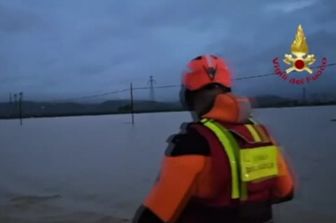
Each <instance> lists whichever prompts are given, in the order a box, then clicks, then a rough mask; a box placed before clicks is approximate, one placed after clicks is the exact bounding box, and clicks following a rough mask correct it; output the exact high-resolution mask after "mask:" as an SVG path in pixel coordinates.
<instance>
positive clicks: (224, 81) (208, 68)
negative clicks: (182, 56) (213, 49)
mask: <svg viewBox="0 0 336 223" xmlns="http://www.w3.org/2000/svg"><path fill="white" fill-rule="evenodd" d="M188 68H189V70H188V71H187V72H185V73H184V74H183V80H182V84H183V85H184V87H185V88H186V89H188V90H190V91H194V90H198V89H200V88H202V87H204V86H206V85H209V84H213V83H217V84H220V85H223V86H224V87H227V88H231V85H232V80H231V72H230V71H229V69H228V68H227V66H226V64H225V61H224V59H223V58H220V57H217V56H213V55H202V56H199V57H196V58H195V59H193V60H191V61H190V63H189V64H188Z"/></svg>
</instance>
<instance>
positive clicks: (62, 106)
mask: <svg viewBox="0 0 336 223" xmlns="http://www.w3.org/2000/svg"><path fill="white" fill-rule="evenodd" d="M325 104H336V99H335V100H330V99H329V100H328V101H322V100H319V99H314V100H313V99H309V100H308V101H306V102H303V101H299V100H297V99H291V98H285V97H280V96H276V95H260V96H256V97H254V98H253V99H252V105H253V107H259V108H264V107H291V106H304V105H325ZM133 107H134V110H133V112H134V113H139V112H160V111H183V110H185V109H184V108H183V106H182V105H181V103H180V102H159V101H148V100H136V101H134V106H133ZM22 111H23V112H22V115H23V117H55V116H78V115H100V114H117V113H130V112H131V105H130V101H129V100H108V101H105V102H102V103H85V102H84V103H78V102H58V103H55V102H33V101H24V102H23V103H22ZM19 116H20V109H19V105H18V104H14V103H0V118H17V117H19Z"/></svg>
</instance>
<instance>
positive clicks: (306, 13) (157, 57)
mask: <svg viewBox="0 0 336 223" xmlns="http://www.w3.org/2000/svg"><path fill="white" fill-rule="evenodd" d="M335 8H336V7H335V3H334V1H332V0H322V1H317V0H306V1H289V0H286V1H281V2H278V1H268V0H262V1H257V0H251V1H233V0H231V1H216V0H209V1H203V0H194V1H190V0H189V1H187V0H180V1H178V0H175V1H171V0H169V1H168V0H166V1H157V0H148V1H129V0H128V1H110V0H99V1H90V0H73V1H67V0H59V1H52V0H47V1H46V0H30V1H23V0H21V1H20V0H11V1H5V0H0V49H1V51H0V71H1V76H0V95H4V96H3V97H2V98H7V95H8V93H9V92H12V91H25V92H27V95H29V97H31V98H37V96H38V95H41V94H42V95H44V96H45V97H47V96H48V97H53V98H55V97H70V98H71V97H73V96H81V95H87V94H90V93H92V92H97V91H105V90H106V91H110V90H113V89H120V88H125V87H128V86H129V83H130V82H131V81H132V82H133V83H134V84H135V85H137V86H140V85H142V86H143V85H146V84H147V81H148V77H149V75H154V76H155V78H156V80H157V84H163V85H165V84H171V83H177V84H178V82H179V81H180V74H181V72H182V70H183V69H184V67H185V64H186V62H187V61H188V60H189V59H191V58H193V57H195V56H196V55H198V54H203V53H208V52H210V53H217V54H219V55H222V56H224V57H226V58H227V60H228V63H229V64H230V67H232V70H233V71H234V73H235V76H236V77H240V76H246V75H250V74H259V73H265V72H270V71H272V63H271V60H272V58H274V57H275V56H280V57H281V56H283V54H284V53H288V52H289V49H290V44H291V42H292V41H293V38H294V35H295V32H296V28H297V25H298V24H300V23H301V24H303V27H304V30H305V33H306V35H307V39H308V43H309V46H310V49H311V50H313V51H314V53H316V54H317V55H322V54H323V55H326V56H328V57H330V58H331V59H330V60H332V59H334V58H336V51H335V50H333V48H332V47H331V46H333V45H335V44H336V39H335V35H336V30H335V29H333V28H332V27H335V25H336V24H335V21H336V20H335V17H334V15H335ZM329 76H330V75H329ZM327 80H328V81H327ZM323 81H324V82H323ZM332 81H334V82H332ZM321 82H322V83H321V84H319V85H318V86H319V88H325V87H326V86H327V87H328V88H330V86H331V82H332V83H333V84H335V82H336V81H335V80H334V79H331V77H329V78H328V79H327V78H326V80H322V81H321ZM268 85H273V86H274V88H273V89H272V90H273V91H274V93H278V94H281V93H283V92H284V91H286V92H290V91H291V90H287V89H286V90H284V88H290V87H291V86H290V85H288V86H285V85H284V84H283V83H282V82H281V81H280V80H277V79H276V78H272V77H270V78H265V79H258V80H249V81H247V80H246V81H241V82H239V83H238V82H237V89H239V91H241V92H242V93H247V92H248V93H251V94H254V93H263V92H266V91H268V88H267V87H265V86H268ZM176 90H177V89H171V90H169V89H167V90H166V92H167V95H173V94H176V93H177V91H176ZM316 90H318V88H317V89H316ZM294 91H295V90H294ZM2 98H0V99H2Z"/></svg>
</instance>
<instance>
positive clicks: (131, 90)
mask: <svg viewBox="0 0 336 223" xmlns="http://www.w3.org/2000/svg"><path fill="white" fill-rule="evenodd" d="M130 94H131V107H130V109H131V118H132V125H134V100H133V85H132V82H131V85H130Z"/></svg>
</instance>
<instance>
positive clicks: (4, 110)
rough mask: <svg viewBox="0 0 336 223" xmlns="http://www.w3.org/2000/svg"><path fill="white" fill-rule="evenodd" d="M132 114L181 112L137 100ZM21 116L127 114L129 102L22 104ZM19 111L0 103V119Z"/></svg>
mask: <svg viewBox="0 0 336 223" xmlns="http://www.w3.org/2000/svg"><path fill="white" fill-rule="evenodd" d="M133 107H134V112H155V111H172V110H182V105H181V104H180V103H179V102H156V101H145V100H137V101H134V105H133ZM22 111H23V112H22V114H23V116H24V117H51V116H72V115H98V114H114V113H129V112H131V105H130V101H129V100H109V101H105V102H103V103H96V104H92V103H91V104H89V103H73V102H71V103H69V102H61V103H55V102H32V101H24V102H23V103H22ZM19 115H20V109H19V105H18V104H14V103H0V118H14V117H19Z"/></svg>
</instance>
